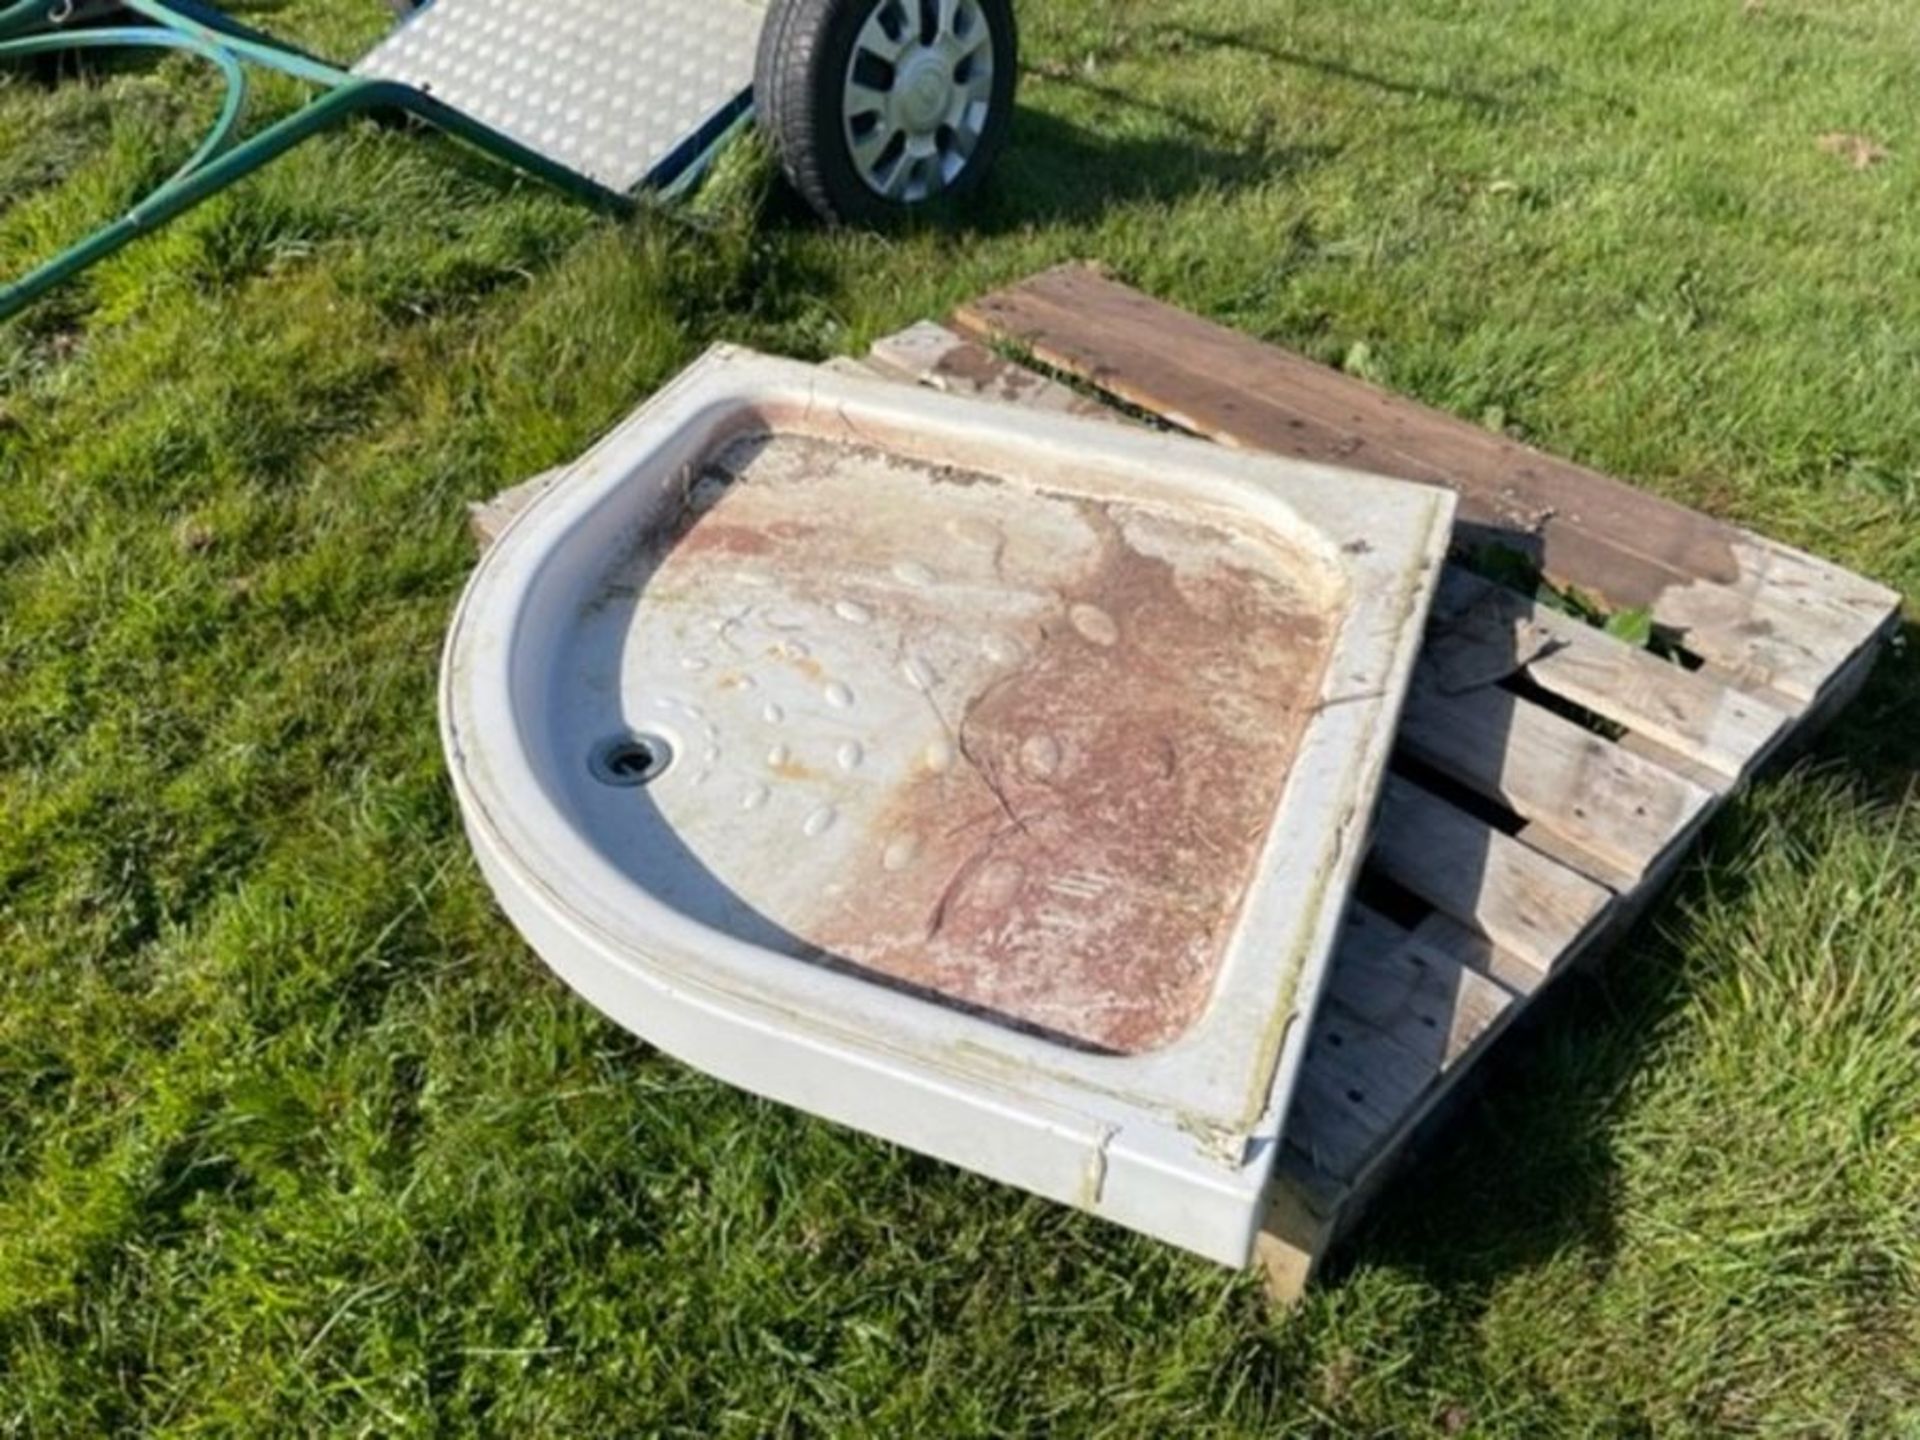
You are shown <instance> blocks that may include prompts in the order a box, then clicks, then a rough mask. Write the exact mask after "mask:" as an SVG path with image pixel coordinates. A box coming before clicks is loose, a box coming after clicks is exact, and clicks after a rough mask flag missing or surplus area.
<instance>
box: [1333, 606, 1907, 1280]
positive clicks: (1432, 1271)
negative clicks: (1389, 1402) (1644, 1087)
mask: <svg viewBox="0 0 1920 1440" xmlns="http://www.w3.org/2000/svg"><path fill="white" fill-rule="evenodd" d="M1916 706H1920V626H1917V625H1915V624H1914V623H1913V622H1911V621H1907V622H1903V623H1902V625H1901V627H1900V629H1899V631H1898V632H1897V633H1896V636H1895V638H1894V641H1893V643H1892V645H1891V646H1890V647H1889V648H1888V650H1887V651H1886V653H1884V654H1883V655H1882V657H1881V659H1880V661H1879V663H1878V664H1877V665H1876V666H1875V668H1874V671H1873V673H1872V674H1871V675H1870V676H1869V678H1868V682H1867V684H1866V686H1865V687H1864V689H1863V691H1862V693H1861V695H1860V696H1859V697H1858V698H1857V699H1856V700H1855V701H1854V702H1853V703H1852V704H1851V705H1849V706H1848V707H1847V708H1846V709H1844V710H1842V711H1841V712H1840V714H1839V715H1838V716H1836V717H1834V718H1833V719H1832V720H1831V721H1830V723H1829V725H1828V727H1827V728H1826V729H1825V730H1823V731H1821V732H1819V733H1818V734H1816V735H1814V736H1812V737H1810V738H1809V739H1808V740H1807V741H1806V742H1805V743H1804V744H1803V745H1802V746H1800V747H1799V748H1797V749H1793V750H1790V751H1789V752H1788V753H1786V754H1783V755H1781V756H1777V757H1775V759H1774V761H1773V762H1772V763H1771V764H1770V765H1769V766H1768V768H1767V770H1766V771H1765V772H1763V773H1765V774H1768V775H1777V774H1779V773H1780V772H1781V770H1782V769H1783V768H1785V767H1786V766H1787V765H1791V764H1793V763H1796V762H1800V761H1803V762H1808V763H1811V764H1814V765H1816V766H1817V767H1818V768H1819V769H1821V770H1822V771H1824V772H1827V773H1832V774H1838V775H1840V776H1841V777H1843V778H1844V779H1845V780H1846V781H1847V782H1848V783H1849V784H1850V785H1852V786H1853V788H1854V789H1855V791H1856V792H1857V793H1858V794H1859V795H1860V797H1861V799H1862V801H1863V802H1867V803H1874V802H1886V803H1897V802H1900V801H1902V800H1906V799H1910V798H1911V797H1913V796H1914V795H1915V794H1916V793H1920V730H1916V728H1915V727H1914V726H1913V725H1912V724H1911V717H1912V715H1913V714H1914V711H1915V708H1916ZM1756 823H1757V821H1756V817H1755V816H1754V815H1753V813H1752V812H1751V811H1750V810H1749V809H1748V807H1747V806H1746V805H1744V804H1743V803H1742V802H1741V801H1740V800H1739V799H1738V798H1736V799H1735V800H1733V801H1732V802H1730V803H1729V805H1728V806H1727V808H1726V809H1724V810H1723V811H1722V812H1721V813H1720V815H1719V816H1718V817H1716V819H1715V821H1714V823H1713V825H1712V826H1711V828H1710V829H1709V831H1708V834H1707V836H1706V838H1705V841H1704V843H1703V844H1702V845H1701V847H1700V849H1699V850H1698V851H1697V852H1696V853H1695V854H1694V855H1693V856H1692V857H1690V859H1689V861H1688V863H1687V864H1686V866H1685V868H1684V869H1683V870H1682V872H1681V874H1680V877H1679V878H1678V879H1677V881H1676V882H1674V883H1673V884H1671V885H1670V886H1669V887H1668V888H1667V890H1666V891H1665V892H1664V893H1663V894H1662V895H1660V896H1659V897H1658V898H1657V899H1656V900H1655V902H1654V904H1653V905H1652V907H1651V908H1650V910H1649V911H1648V913H1647V914H1645V915H1644V916H1642V917H1641V919H1640V920H1639V922H1638V923H1637V924H1635V925H1634V927H1633V928H1632V929H1631V930H1629V931H1628V932H1627V933H1626V934H1625V935H1624V936H1622V937H1621V938H1620V939H1619V940H1618V941H1617V942H1616V943H1614V944H1613V945H1612V946H1611V947H1609V948H1608V949H1607V950H1606V951H1605V953H1604V954H1603V955H1602V956H1601V957H1600V958H1599V960H1598V962H1597V964H1596V965H1595V966H1593V967H1592V968H1591V969H1588V970H1584V971H1581V972H1579V973H1576V974H1572V975H1569V976H1567V977H1565V978H1564V979H1562V980H1561V981H1559V982H1557V983H1556V984H1555V985H1554V986H1553V987H1552V988H1551V989H1550V990H1548V991H1547V992H1546V993H1545V994H1544V995H1542V996H1541V997H1539V999H1538V1001H1537V1002H1535V1003H1533V1004H1532V1005H1530V1006H1529V1008H1528V1010H1527V1012H1526V1013H1525V1015H1524V1016H1523V1017H1522V1018H1521V1019H1520V1020H1519V1021H1518V1022H1517V1023H1516V1025H1515V1027H1514V1029H1513V1030H1511V1031H1509V1032H1508V1033H1507V1034H1506V1035H1505V1036H1503V1037H1501V1039H1500V1040H1499V1041H1498V1042H1497V1043H1496V1045H1495V1047H1494V1049H1493V1051H1492V1052H1491V1053H1490V1054H1489V1055H1488V1056H1487V1057H1486V1058H1485V1060H1484V1061H1483V1062H1482V1063H1481V1064H1480V1065H1479V1066H1478V1068H1477V1069H1476V1070H1475V1071H1474V1072H1473V1073H1472V1075H1471V1076H1470V1077H1469V1079H1468V1080H1467V1081H1466V1083H1465V1084H1464V1085H1463V1086H1462V1087H1461V1090H1460V1091H1459V1092H1458V1093H1456V1095H1454V1096H1453V1097H1451V1098H1450V1100H1449V1101H1448V1103H1447V1104H1446V1105H1445V1106H1443V1107H1442V1109H1441V1112H1440V1114H1439V1115H1437V1116H1436V1117H1434V1119H1433V1120H1432V1121H1431V1122H1430V1123H1428V1124H1427V1125H1425V1126H1423V1127H1422V1131H1421V1133H1420V1135H1418V1136H1417V1137H1416V1139H1415V1141H1414V1143H1413V1145H1412V1146H1411V1147H1410V1154H1409V1158H1408V1159H1407V1160H1406V1161H1405V1162H1404V1164H1403V1166H1402V1168H1401V1169H1400V1170H1399V1172H1398V1173H1397V1174H1396V1175H1395V1176H1393V1177H1392V1178H1391V1179H1390V1180H1389V1182H1388V1185H1387V1188H1386V1190H1385V1191H1384V1193H1383V1195H1382V1197H1381V1199H1380V1201H1379V1203H1378V1204H1377V1206H1376V1208H1375V1209H1374V1211H1373V1212H1372V1213H1371V1214H1370V1215H1369V1216H1368V1217H1367V1219H1366V1220H1365V1221H1364V1222H1363V1223H1362V1224H1361V1226H1360V1227H1359V1228H1358V1229H1357V1230H1356V1232H1355V1233H1354V1234H1353V1235H1352V1236H1350V1237H1349V1238H1348V1239H1347V1241H1346V1242H1345V1243H1343V1245H1342V1246H1341V1247H1340V1249H1339V1251H1338V1253H1337V1254H1336V1257H1335V1264H1334V1271H1333V1273H1334V1275H1335V1276H1336V1277H1337V1275H1338V1274H1339V1271H1340V1269H1341V1268H1342V1267H1345V1266H1349V1265H1351V1264H1353V1263H1355V1262H1356V1261H1358V1260H1360V1259H1363V1258H1364V1259H1365V1260H1366V1261H1368V1262H1370V1263H1378V1264H1384V1265H1387V1266H1391V1267H1395V1268H1399V1269H1404V1270H1406V1271H1408V1272H1410V1273H1413V1274H1416V1275H1418V1276H1420V1277H1422V1278H1423V1279H1425V1280H1426V1281H1428V1282H1429V1283H1431V1284H1433V1285H1435V1286H1437V1287H1440V1288H1443V1289H1446V1290H1449V1291H1451V1292H1453V1293H1455V1294H1456V1295H1461V1296H1464V1297H1466V1298H1467V1299H1468V1300H1469V1302H1473V1301H1478V1300H1485V1299H1487V1298H1489V1297H1490V1296H1491V1294H1492V1293H1493V1291H1494V1290H1495V1289H1496V1288H1497V1286H1498V1285H1499V1283H1500V1281H1501V1280H1502V1279H1503V1278H1505V1277H1507V1276H1508V1275H1511V1274H1514V1273H1517V1272H1520V1271H1524V1270H1527V1269H1530V1268H1533V1267H1535V1266H1537V1265H1539V1264H1541V1263H1544V1262H1546V1261H1548V1260H1550V1259H1551V1258H1552V1257H1554V1256H1556V1255H1561V1254H1565V1253H1567V1252H1568V1251H1571V1250H1584V1251H1587V1252H1589V1253H1591V1254H1594V1255H1597V1256H1600V1257H1608V1256H1611V1255H1612V1254H1613V1253H1614V1252H1615V1250H1616V1249H1617V1238H1618V1237H1617V1224H1616V1201H1617V1195H1618V1189H1619V1165H1618V1161H1617V1158H1616V1155H1615V1151H1614V1141H1613V1137H1614V1134H1615V1131H1616V1129H1617V1125H1618V1121H1619V1118H1620V1113H1621V1108H1622V1105H1623V1104H1624V1102H1625V1100H1626V1097H1627V1096H1628V1094H1629V1092H1630V1090H1631V1088H1632V1086H1633V1084H1634V1082H1635V1081H1636V1079H1637V1078H1638V1077H1641V1076H1642V1075H1644V1074H1645V1072H1646V1067H1647V1066H1648V1065H1649V1064H1652V1063H1656V1062H1655V1058H1654V1053H1653V1052H1654V1051H1655V1049H1656V1047H1657V1046H1658V1044H1659V1043H1660V1042H1661V1039H1662V1037H1663V1034H1664V1032H1665V1031H1666V1030H1667V1028H1668V1027H1667V1025H1666V1022H1667V1020H1668V1019H1669V1017H1671V1016H1672V1015H1673V1014H1675V1013H1676V1012H1677V1011H1679V1010H1680V1009H1681V1008H1683V1007H1684V1006H1685V1005H1686V1004H1687V1003H1688V1001H1689V999H1690V998H1691V997H1692V996H1693V995H1694V993H1695V992H1696V990H1697V989H1698V988H1699V987H1700V986H1701V985H1702V983H1703V982H1705V981H1706V980H1707V979H1708V978H1710V975H1711V969H1712V957H1711V955H1710V954H1706V955H1702V954H1701V946H1700V945H1698V944H1696V937H1695V934H1694V925H1693V923H1692V922H1691V921H1690V920H1688V919H1686V918H1685V917H1688V916H1691V915H1693V914H1695V913H1696V911H1697V905H1698V902H1700V901H1702V900H1704V899H1705V898H1706V896H1707V895H1708V893H1709V892H1711V894H1712V895H1713V896H1714V897H1715V899H1716V900H1717V901H1718V902H1719V904H1720V905H1721V906H1722V907H1724V906H1726V905H1729V904H1733V903H1737V902H1738V900H1739V899H1740V897H1741V896H1742V895H1743V894H1744V893H1745V892H1746V891H1747V890H1748V889H1749V886H1750V880H1749V878H1748V875H1747V873H1746V871H1745V869H1744V868H1743V867H1741V866H1738V865H1735V864H1731V863H1729V862H1730V861H1732V860H1733V859H1734V858H1735V857H1736V856H1738V855H1740V854H1741V853H1743V851H1744V850H1745V849H1746V848H1747V846H1748V845H1749V844H1750V842H1751V840H1752V838H1753V826H1754V825H1755V824H1756ZM1690 957H1695V958H1690Z"/></svg>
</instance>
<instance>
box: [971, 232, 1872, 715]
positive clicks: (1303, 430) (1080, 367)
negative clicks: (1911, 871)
mask: <svg viewBox="0 0 1920 1440" xmlns="http://www.w3.org/2000/svg"><path fill="white" fill-rule="evenodd" d="M955 318H956V323H958V324H959V325H960V327H961V328H962V329H963V330H965V331H969V332H972V333H975V334H984V335H992V336H995V337H999V338H1005V339H1008V340H1010V341H1012V342H1015V343H1018V344H1022V345H1025V346H1027V347H1029V348H1030V349H1031V350H1032V352H1033V353H1034V355H1035V356H1036V357H1037V358H1039V359H1040V360H1041V361H1043V362H1044V363H1045V364H1047V365H1050V366H1052V367H1054V368H1056V369H1059V370H1061V371H1063V372H1066V373H1070V374H1075V375H1079V376H1081V377H1082V378H1085V379H1087V380H1089V381H1091V382H1092V383H1093V384H1095V385H1097V386H1099V387H1101V388H1102V389H1104V390H1107V391H1109V392H1110V393H1112V394H1114V395H1116V396H1118V397H1120V398H1121V399H1124V400H1126V401H1128V402H1130V403H1133V404H1136V405H1140V406H1143V407H1145V408H1147V409H1149V410H1151V411H1153V412H1155V413H1157V414H1160V415H1163V416H1164V417H1165V418H1167V419H1168V420H1170V421H1172V422H1173V423H1175V424H1177V425H1180V426H1182V427H1183V428H1186V429H1189V430H1192V431H1194V432H1195V433H1197V434H1202V435H1206V436H1209V437H1211V438H1213V439H1216V440H1220V441H1223V442H1225V443H1228V444H1235V445H1241V446H1246V447H1249V448H1257V449H1268V450H1273V451H1276V452H1278V453H1282V454H1288V455H1295V456H1299V457H1301V458H1305V459H1313V460H1322V461H1330V462H1332V463H1337V464H1343V465H1348V466H1352V467H1355V468H1361V469H1371V470H1376V471H1379V472H1381V473H1384V474H1390V475H1399V476H1402V477H1404V478H1407V479H1414V480H1423V481H1427V482H1429V483H1437V484H1444V485H1447V486H1449V487H1450V488H1452V489H1454V490H1455V491H1456V492H1457V493H1458V494H1459V495H1460V498H1461V517H1462V520H1463V522H1464V525H1465V529H1466V533H1467V535H1468V536H1469V537H1471V536H1473V535H1475V534H1478V535H1481V536H1484V537H1492V538H1495V539H1497V540H1500V541H1502V542H1503V543H1511V544H1513V545H1514V546H1515V547H1516V548H1520V549H1522V550H1524V551H1526V552H1528V553H1530V554H1532V555H1534V556H1535V557H1536V558H1537V559H1538V560H1539V562H1540V563H1541V564H1542V566H1543V567H1544V568H1545V570H1546V571H1547V573H1548V574H1549V575H1550V576H1551V577H1553V578H1555V579H1556V580H1559V581H1561V582H1563V583H1570V584H1574V585H1577V586H1579V587H1580V588H1581V589H1583V590H1586V591H1588V592H1590V593H1593V594H1597V595H1600V596H1602V597H1603V598H1605V599H1606V600H1608V601H1609V602H1610V603H1612V604H1614V605H1616V606H1620V607H1631V606H1641V605H1644V606H1647V607H1649V608H1650V609H1651V610H1652V612H1653V615H1654V617H1655V619H1656V620H1657V621H1658V622H1660V623H1661V624H1663V625H1665V626H1668V627H1670V628H1672V629H1674V630H1677V631H1680V632H1682V633H1683V635H1684V638H1685V643H1687V644H1688V645H1689V646H1690V647H1691V648H1693V649H1695V650H1696V652H1697V653H1699V654H1701V655H1702V656H1704V657H1705V658H1706V659H1708V660H1711V661H1715V662H1718V663H1719V664H1721V665H1722V666H1723V667H1725V668H1726V669H1727V670H1728V672H1729V673H1732V674H1735V675H1737V676H1738V677H1739V678H1742V679H1745V680H1750V681H1753V682H1756V683H1765V684H1768V685H1770V686H1772V687H1774V688H1777V689H1779V690H1780V691H1781V692H1783V693H1784V694H1786V695H1789V696H1791V697H1793V698H1795V699H1796V700H1799V701H1802V702H1805V701H1809V700H1811V699H1812V698H1813V697H1814V696H1816V695H1817V694H1818V692H1819V688H1820V686H1821V685H1822V684H1823V683H1824V681H1825V679H1826V677H1827V676H1829V675H1830V674H1831V673H1832V672H1833V671H1834V670H1835V669H1836V668H1838V666H1839V665H1840V664H1841V663H1843V662H1844V660H1845V659H1846V657H1847V656H1848V655H1849V654H1851V653H1853V652H1854V651H1856V650H1858V649H1859V648H1861V647H1862V646H1865V645H1868V644H1870V643H1872V642H1873V641H1874V640H1875V639H1876V638H1877V637H1878V636H1879V635H1881V634H1882V633H1884V631H1885V629H1886V627H1887V626H1888V624H1889V623H1890V619H1891V616H1892V615H1893V613H1894V610H1895V608H1896V606H1897V601H1898V597H1896V596H1895V595H1894V594H1893V593H1892V592H1891V591H1888V590H1886V589H1884V588H1883V587H1880V586H1877V585H1874V584H1873V583H1872V582H1870V581H1866V580H1863V579H1861V578H1860V577H1858V576H1854V575H1851V574H1849V573H1848V572H1847V571H1845V570H1842V569H1840V568H1839V567H1837V566H1833V565H1829V564H1827V563H1826V562H1824V561H1820V560H1817V559H1815V558H1814V557H1812V556H1808V555H1805V554H1802V553H1801V552H1798V551H1794V550H1791V549H1789V548H1788V547H1785V546H1781V545H1777V544H1775V543H1774V542H1771V541H1767V540H1764V539H1762V538H1761V537H1759V536H1755V535H1752V534H1750V533H1748V532H1745V531H1742V530H1739V529H1737V528H1736V527H1733V526H1730V525H1725V524H1722V523H1721V522H1718V521H1715V520H1713V519H1711V518H1710V517H1708V516H1705V515H1701V514H1698V513H1697V512H1695V511H1691V510H1688V509H1686V508H1685V507H1683V506H1680V505H1677V504H1674V503H1673V502H1671V501H1667V500H1663V499H1661V498H1660V497H1658V496H1654V495H1651V494H1649V493H1647V492H1645V491H1641V490H1636V489H1635V488H1634V487H1632V486H1629V485H1626V484H1623V483H1622V482H1620V481H1617V480H1614V479H1613V478H1612V477H1610V476H1605V475H1602V474H1600V473H1599V472H1597V471H1594V470H1590V469H1588V468H1586V467H1584V466H1580V465H1576V464H1573V463H1571V462H1569V461H1564V460H1560V459H1558V458H1556V457H1553V456H1550V455H1546V454H1544V453H1542V452H1540V451H1537V450H1533V449H1531V448H1529V447H1526V446H1523V445H1520V444H1517V443H1516V442H1514V441H1512V440H1510V439H1507V438H1506V437H1504V436H1499V435H1494V434H1492V433H1490V432H1488V431H1485V430H1483V429H1481V428H1480V427H1479V426H1476V425H1473V424H1471V423H1469V422H1467V421H1463V420H1460V419H1458V418H1457V417H1454V416H1450V415H1446V414H1443V413H1441V412H1438V411H1434V410H1430V409H1428V408H1426V407H1425V406H1422V405H1419V404H1417V403H1415V402H1413V401H1410V400H1406V399H1404V398H1403V397H1400V396H1396V395H1391V394H1389V393H1387V392H1385V391H1381V390H1378V389H1376V388H1374V387H1373V386H1370V385H1367V384H1366V383H1364V382H1362V381H1359V380H1356V379H1354V378H1353V377H1351V376H1347V375H1344V374H1341V373H1340V372H1338V371H1334V370H1330V369H1328V368H1327V367H1325V366H1322V365H1318V364H1315V363H1314V362H1312V361H1310V360H1307V359H1305V358H1304V357H1302V356H1298V355H1293V354H1289V353H1288V352H1286V351H1283V350H1279V349H1276V348H1275V347H1272V346H1269V345H1266V344H1263V343H1261V342H1260V341H1258V340H1255V339H1253V338H1251V337H1248V336H1245V335H1240V334H1238V333H1236V332H1234V331H1232V330H1228V329H1226V328H1224V327H1222V326H1219V325H1215V324H1213V323H1212V322H1209V321H1206V320H1203V319H1201V318H1200V317H1198V316H1195V315H1192V314H1189V313H1187V312H1185V311H1182V310H1178V309H1175V308H1173V307H1171V306H1168V305H1164V304H1161V303H1160V302H1158V301H1155V300H1152V299H1150V298H1149V297H1147V296H1144V295H1141V294H1140V293H1139V292H1137V291H1134V290H1131V289H1128V288H1127V287H1125V286H1123V285H1118V284H1116V283H1114V282H1113V281H1110V280H1107V279H1106V278H1104V277H1103V276H1101V275H1099V274H1097V273H1096V272H1094V271H1092V270H1089V269H1087V268H1086V267H1083V266H1063V267H1060V268H1058V269H1055V270H1051V271H1047V272H1045V273H1043V274H1041V275H1038V276H1035V277H1033V278H1032V279H1030V280H1028V281H1025V282H1022V283H1021V284H1020V285H1017V286H1015V287H1013V288H1012V289H1009V290H1003V291H1000V292H997V293H995V294H993V295H989V296H985V297H982V298H981V299H979V300H976V301H974V302H972V303H970V304H968V305H966V306H964V307H962V308H961V310H959V311H958V312H957V313H956V317H955Z"/></svg>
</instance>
